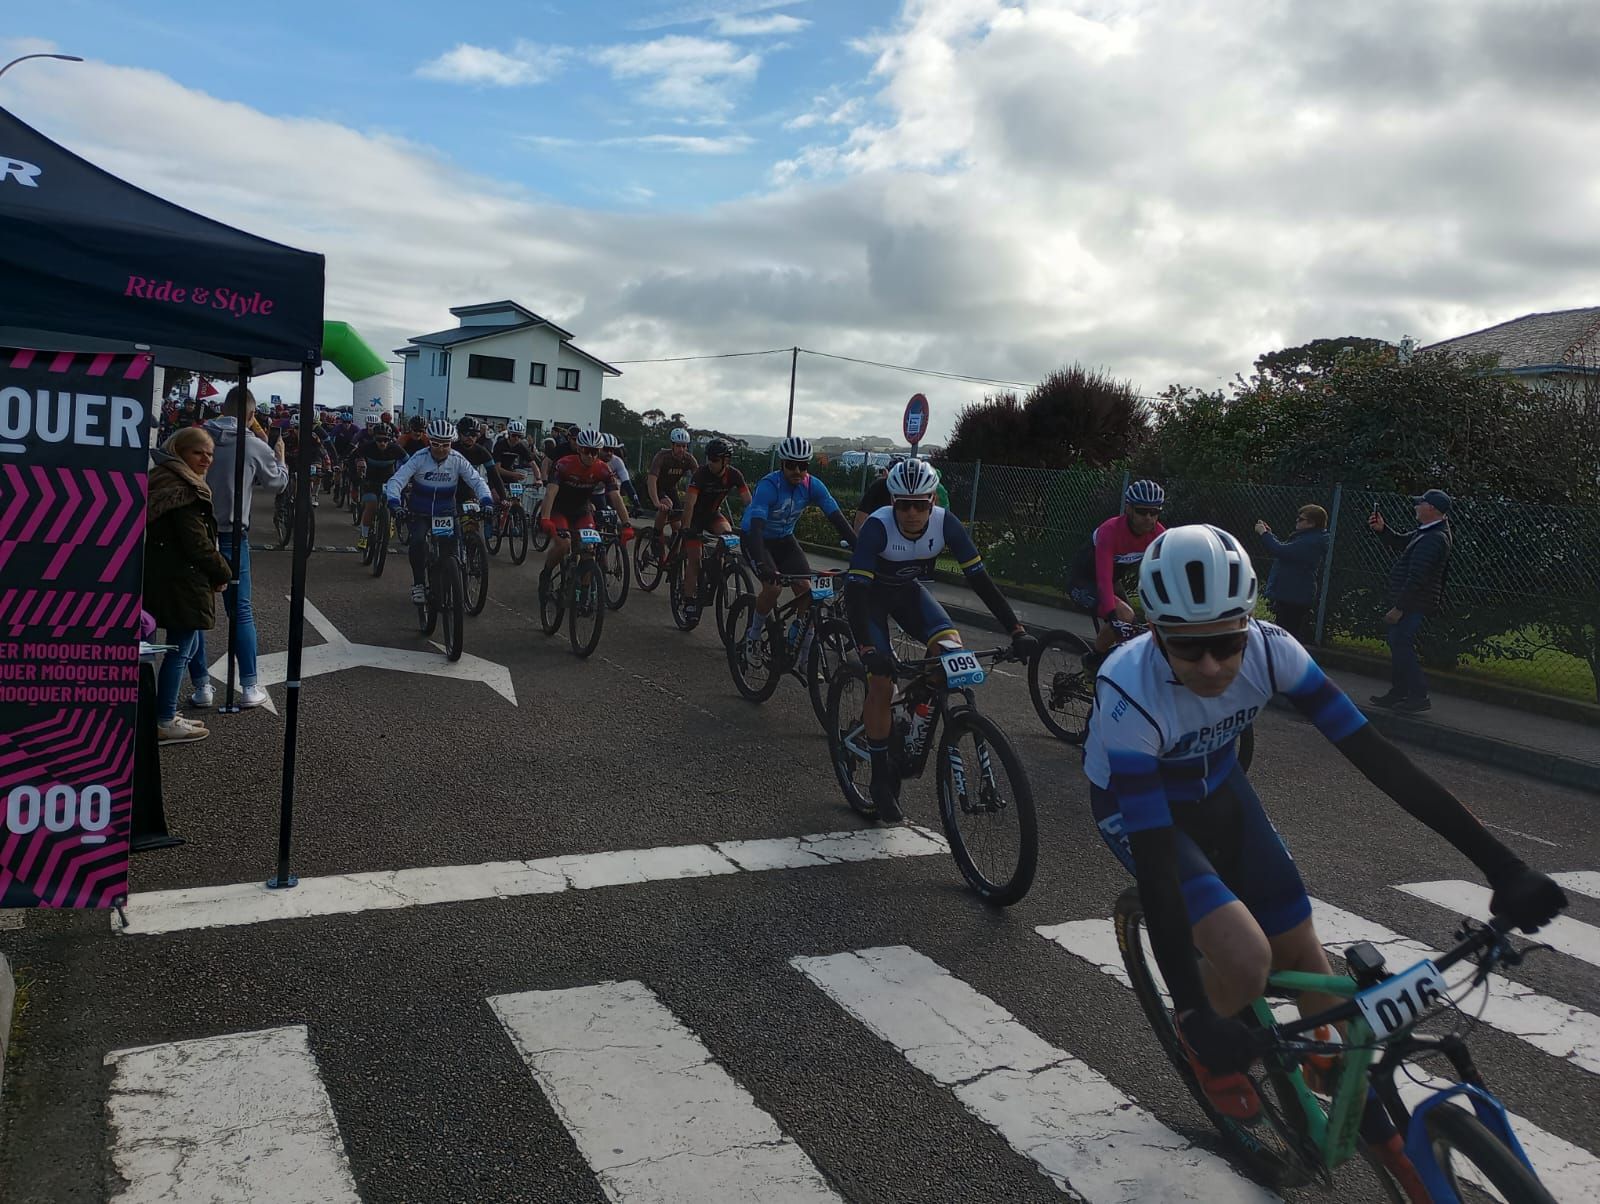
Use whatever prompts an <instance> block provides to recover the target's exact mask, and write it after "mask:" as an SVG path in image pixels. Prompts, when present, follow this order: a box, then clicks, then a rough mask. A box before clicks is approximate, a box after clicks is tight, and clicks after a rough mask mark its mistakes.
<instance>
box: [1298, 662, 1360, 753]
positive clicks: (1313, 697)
mask: <svg viewBox="0 0 1600 1204" xmlns="http://www.w3.org/2000/svg"><path fill="white" fill-rule="evenodd" d="M1284 644H1293V645H1294V647H1295V648H1296V649H1299V651H1300V656H1299V658H1296V659H1298V660H1300V661H1302V662H1303V663H1301V664H1298V665H1297V666H1295V667H1296V668H1298V669H1299V673H1298V676H1297V680H1296V681H1295V682H1294V684H1293V685H1289V686H1285V687H1284V688H1283V694H1284V697H1286V698H1288V700H1289V701H1290V702H1292V703H1293V704H1294V706H1295V709H1296V710H1298V711H1299V712H1300V713H1301V714H1302V715H1304V716H1305V717H1306V718H1307V719H1309V720H1311V722H1312V723H1314V724H1315V725H1316V728H1317V730H1318V731H1319V732H1321V733H1322V734H1323V735H1324V736H1326V737H1327V738H1328V740H1329V742H1330V743H1333V744H1337V743H1338V742H1339V741H1340V740H1343V739H1344V738H1345V737H1346V736H1349V735H1351V734H1352V733H1354V732H1356V731H1358V730H1360V729H1361V728H1362V727H1364V726H1365V725H1366V722H1367V717H1366V716H1365V715H1363V714H1362V713H1361V711H1360V709H1359V708H1358V707H1357V706H1356V704H1355V703H1353V702H1351V701H1350V697H1349V695H1347V694H1346V693H1345V692H1344V691H1343V690H1341V689H1340V688H1339V687H1338V686H1336V685H1334V684H1333V682H1332V681H1330V680H1329V679H1328V675H1327V674H1326V673H1324V672H1323V671H1322V666H1321V665H1319V664H1317V662H1316V661H1314V660H1312V659H1311V657H1310V655H1309V654H1307V653H1306V651H1305V650H1304V649H1302V648H1300V645H1299V644H1298V643H1297V642H1295V641H1293V640H1285V641H1280V643H1279V645H1278V647H1279V648H1280V649H1281V647H1282V646H1283V645H1284ZM1292 673H1293V670H1290V673H1286V674H1285V679H1287V677H1289V676H1290V675H1291V674H1292ZM1280 684H1281V683H1280Z"/></svg>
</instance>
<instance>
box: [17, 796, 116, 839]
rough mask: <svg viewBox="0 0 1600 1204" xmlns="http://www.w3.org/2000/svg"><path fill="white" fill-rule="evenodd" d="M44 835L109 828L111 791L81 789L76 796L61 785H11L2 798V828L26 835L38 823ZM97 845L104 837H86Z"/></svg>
mask: <svg viewBox="0 0 1600 1204" xmlns="http://www.w3.org/2000/svg"><path fill="white" fill-rule="evenodd" d="M41 823H42V824H43V825H44V828H45V831H47V832H70V831H72V830H73V829H74V828H79V827H81V828H83V829H85V830H86V831H88V832H96V833H98V832H103V831H105V829H107V828H109V827H110V826H111V790H110V788H109V787H107V786H85V787H84V788H83V792H82V793H81V794H80V793H79V792H78V791H77V790H76V789H75V788H74V787H72V786H67V785H64V784H62V783H59V782H58V783H56V784H54V785H52V786H46V787H44V788H43V789H42V790H41V789H40V788H39V787H38V786H28V785H23V786H14V787H12V789H11V793H10V794H8V795H7V796H6V828H7V829H8V830H9V831H12V832H16V833H19V834H22V835H26V834H27V833H29V832H33V831H36V830H37V829H38V827H39V825H40V824H41ZM89 839H90V840H91V841H93V842H95V843H98V841H100V840H104V839H105V837H103V836H101V837H98V838H94V837H90V838H89Z"/></svg>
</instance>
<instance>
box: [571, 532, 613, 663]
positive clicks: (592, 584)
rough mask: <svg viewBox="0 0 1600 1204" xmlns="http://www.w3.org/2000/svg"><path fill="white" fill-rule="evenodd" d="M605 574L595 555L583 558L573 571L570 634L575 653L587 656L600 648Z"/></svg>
mask: <svg viewBox="0 0 1600 1204" xmlns="http://www.w3.org/2000/svg"><path fill="white" fill-rule="evenodd" d="M604 576H605V574H604V573H602V572H601V571H600V562H599V561H597V560H596V559H595V558H594V557H593V556H583V557H580V558H579V560H578V564H577V567H575V568H574V569H573V570H572V598H571V600H570V601H569V602H568V611H567V635H568V638H570V639H571V641H572V650H573V651H574V652H576V653H577V654H578V655H579V656H588V655H589V654H590V653H592V652H593V651H594V650H595V649H596V648H598V647H599V646H600V629H601V627H603V626H604V625H605V620H606V611H607V610H608V609H610V608H609V607H607V605H606V585H605V581H604Z"/></svg>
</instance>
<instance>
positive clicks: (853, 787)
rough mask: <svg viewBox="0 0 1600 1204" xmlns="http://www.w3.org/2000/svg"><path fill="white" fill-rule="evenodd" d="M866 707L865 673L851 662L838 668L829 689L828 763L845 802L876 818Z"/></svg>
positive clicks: (824, 722) (858, 812)
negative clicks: (864, 719)
mask: <svg viewBox="0 0 1600 1204" xmlns="http://www.w3.org/2000/svg"><path fill="white" fill-rule="evenodd" d="M866 705H867V671H866V670H865V669H864V668H862V667H861V666H860V665H858V664H855V663H854V662H851V663H849V664H845V665H841V666H840V667H839V671H838V672H837V673H836V674H834V677H833V681H832V683H831V684H830V685H829V686H828V714H827V718H826V719H825V720H824V721H823V729H824V730H825V731H826V732H827V734H828V764H830V765H832V766H833V776H834V780H835V781H837V782H838V783H839V789H840V790H841V791H842V792H843V793H844V801H845V802H847V803H849V804H850V807H851V809H852V810H853V811H855V812H856V813H857V814H858V815H863V816H865V817H866V818H867V819H877V818H878V805H877V804H876V803H874V802H873V801H872V788H871V787H872V759H871V757H869V756H868V755H867V729H866V724H865V723H863V722H862V718H861V714H862V711H863V710H865V709H866Z"/></svg>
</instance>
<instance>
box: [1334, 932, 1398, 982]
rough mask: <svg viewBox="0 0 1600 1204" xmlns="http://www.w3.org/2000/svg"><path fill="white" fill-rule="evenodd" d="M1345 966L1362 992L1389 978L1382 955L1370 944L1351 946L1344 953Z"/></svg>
mask: <svg viewBox="0 0 1600 1204" xmlns="http://www.w3.org/2000/svg"><path fill="white" fill-rule="evenodd" d="M1344 961H1345V966H1346V967H1347V968H1348V969H1349V971H1350V977H1351V978H1353V979H1355V980H1356V984H1357V985H1358V986H1360V987H1361V988H1362V989H1363V990H1365V989H1366V988H1367V987H1372V986H1376V985H1377V984H1378V983H1380V982H1382V981H1383V980H1384V979H1386V978H1388V977H1389V971H1388V968H1387V967H1386V966H1385V965H1384V962H1383V954H1381V953H1379V952H1378V950H1377V949H1376V948H1374V947H1373V945H1372V944H1371V942H1369V941H1362V942H1361V943H1359V944H1356V945H1351V946H1350V948H1348V949H1346V950H1345V951H1344Z"/></svg>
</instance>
